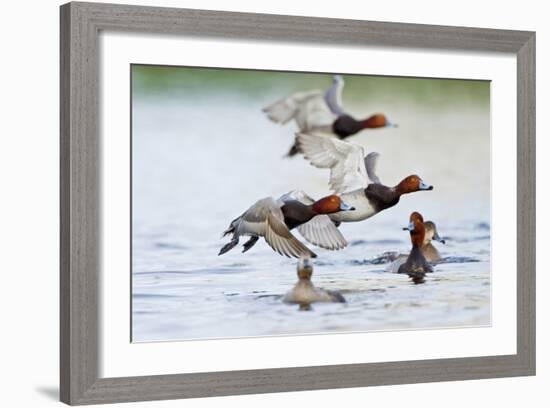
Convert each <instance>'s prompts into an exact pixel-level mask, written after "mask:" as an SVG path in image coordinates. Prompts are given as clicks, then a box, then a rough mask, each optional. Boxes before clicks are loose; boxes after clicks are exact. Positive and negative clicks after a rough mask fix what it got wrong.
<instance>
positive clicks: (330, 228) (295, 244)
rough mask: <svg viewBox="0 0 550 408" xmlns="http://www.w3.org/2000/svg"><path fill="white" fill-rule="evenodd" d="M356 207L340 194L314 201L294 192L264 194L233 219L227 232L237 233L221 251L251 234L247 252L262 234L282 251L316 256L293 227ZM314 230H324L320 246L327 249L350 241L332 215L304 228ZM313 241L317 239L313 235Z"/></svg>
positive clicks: (270, 243) (294, 254) (231, 247)
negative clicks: (298, 197) (299, 198)
mask: <svg viewBox="0 0 550 408" xmlns="http://www.w3.org/2000/svg"><path fill="white" fill-rule="evenodd" d="M353 209H354V208H353V207H352V206H350V205H348V204H346V203H345V202H344V201H342V200H341V199H340V197H339V196H337V195H330V196H327V197H323V198H321V199H320V200H317V201H314V202H311V203H310V204H305V203H303V202H301V201H298V200H296V199H295V198H294V196H293V195H292V194H290V193H289V194H285V195H283V196H281V197H279V198H278V199H274V198H273V197H267V198H263V199H261V200H259V201H257V202H256V203H255V204H253V205H252V206H251V207H250V208H249V209H248V210H246V211H245V212H244V213H243V214H242V215H241V216H240V217H237V218H236V219H234V220H233V221H231V224H229V227H228V228H227V230H225V231H224V233H223V236H227V235H230V234H233V236H232V238H231V241H230V242H228V243H227V244H225V245H224V246H223V247H222V248H221V250H220V252H219V254H218V255H222V254H224V253H226V252H227V251H229V250H231V249H233V248H234V247H235V246H236V245H237V244H238V243H239V237H240V236H243V235H246V236H250V239H249V240H248V241H247V242H246V243H245V244H244V245H243V252H246V251H248V250H249V249H250V248H252V247H253V246H254V244H256V242H258V240H259V238H260V237H264V239H265V241H266V242H267V243H268V245H269V246H271V248H273V250H274V251H276V252H278V253H279V254H280V255H285V256H287V257H295V258H300V257H311V258H315V257H316V256H317V255H316V254H315V253H313V252H312V251H311V250H310V249H309V248H307V247H306V246H305V245H304V244H302V243H301V242H300V241H299V240H298V239H296V237H295V236H294V235H293V234H292V233H291V232H290V230H292V229H293V228H296V227H300V226H301V225H303V224H306V223H309V221H311V220H312V218H314V217H316V216H321V215H326V214H335V213H338V212H342V211H352V210H353ZM310 230H311V231H321V232H322V234H323V236H324V237H325V239H324V241H323V242H321V244H320V245H319V246H322V247H324V248H326V249H332V250H335V249H341V248H343V247H345V246H346V245H347V241H346V240H345V238H344V237H343V236H342V234H341V233H340V231H339V230H338V228H336V226H335V225H334V224H333V223H332V222H331V221H330V219H325V218H324V217H319V218H317V219H316V220H315V221H314V222H313V223H312V225H310V226H308V228H306V229H304V230H300V232H301V233H302V234H306V235H307V234H308V233H311V232H310ZM309 241H310V242H314V241H316V240H315V238H314V237H311V238H310V239H309Z"/></svg>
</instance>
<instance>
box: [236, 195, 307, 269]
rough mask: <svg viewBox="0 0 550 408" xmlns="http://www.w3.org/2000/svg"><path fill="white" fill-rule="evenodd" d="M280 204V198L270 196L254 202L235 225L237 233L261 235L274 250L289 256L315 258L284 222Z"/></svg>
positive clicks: (281, 203)
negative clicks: (275, 198) (236, 225)
mask: <svg viewBox="0 0 550 408" xmlns="http://www.w3.org/2000/svg"><path fill="white" fill-rule="evenodd" d="M282 205H283V202H282V201H281V200H274V199H273V198H271V197H269V198H264V199H262V200H259V201H258V202H256V203H255V204H254V205H253V206H252V207H250V208H249V209H248V210H246V211H245V213H244V214H243V215H242V216H241V218H240V220H239V224H238V227H237V230H238V233H239V235H245V234H255V235H258V236H262V237H264V238H265V240H266V242H267V243H268V245H269V246H270V247H271V248H273V250H274V251H276V252H278V253H279V254H281V255H284V256H287V257H289V258H290V257H295V258H301V257H311V258H315V257H316V255H315V253H313V252H312V251H311V250H310V249H309V248H308V247H306V246H305V245H304V244H302V243H301V242H300V241H298V239H296V237H295V236H294V235H292V233H291V232H290V231H289V229H288V227H287V226H286V224H285V223H284V215H283V212H282V211H281V206H282Z"/></svg>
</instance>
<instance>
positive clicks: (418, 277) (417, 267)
mask: <svg viewBox="0 0 550 408" xmlns="http://www.w3.org/2000/svg"><path fill="white" fill-rule="evenodd" d="M403 230H406V231H409V233H410V235H411V243H412V249H411V252H410V254H409V256H408V258H407V260H406V261H405V263H404V264H403V265H401V266H400V267H399V269H398V271H397V273H406V274H407V275H409V277H410V278H412V279H413V281H414V282H415V283H420V282H422V281H423V279H424V275H425V274H426V273H429V272H433V268H432V267H431V265H430V264H428V261H426V258H425V257H424V255H422V250H421V247H422V244H423V243H424V239H425V235H426V228H425V227H424V219H423V218H422V215H421V214H420V213H418V212H416V211H415V212H413V213H412V214H411V216H410V217H409V225H408V226H407V227H405V228H403Z"/></svg>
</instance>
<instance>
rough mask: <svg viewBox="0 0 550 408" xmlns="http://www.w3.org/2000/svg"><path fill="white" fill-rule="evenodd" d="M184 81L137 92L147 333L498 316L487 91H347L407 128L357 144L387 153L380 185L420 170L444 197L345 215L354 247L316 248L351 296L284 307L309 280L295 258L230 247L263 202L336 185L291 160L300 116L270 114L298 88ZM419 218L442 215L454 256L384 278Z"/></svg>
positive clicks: (138, 265) (363, 326)
mask: <svg viewBox="0 0 550 408" xmlns="http://www.w3.org/2000/svg"><path fill="white" fill-rule="evenodd" d="M197 80H198V79H197V78H195V82H196V81H197ZM325 82H326V83H330V80H326V81H325ZM348 82H349V81H348ZM348 82H347V84H348ZM432 82H433V81H432ZM182 84H183V85H182ZM172 85H173V86H172ZM184 85H185V82H178V83H175V84H171V85H170V89H171V90H173V88H174V87H175V88H178V86H179V88H178V89H180V92H179V93H178V92H172V91H171V92H168V93H165V92H163V89H162V88H161V89H158V88H154V87H153V88H151V89H146V90H144V91H140V92H137V91H136V92H135V93H134V100H133V135H132V137H133V139H132V141H133V144H132V149H133V151H132V153H133V167H132V171H133V185H132V187H133V193H132V197H133V202H132V211H133V219H132V226H133V237H132V246H133V248H132V254H133V259H132V270H133V272H132V273H133V275H132V293H133V299H132V310H133V316H132V317H133V320H132V323H133V328H132V340H133V341H137V342H143V341H161V340H167V341H168V340H186V339H202V338H227V337H242V336H264V335H289V334H300V333H326V332H348V331H349V332H352V331H369V330H404V329H426V328H443V327H445V328H450V327H464V326H469V327H471V326H487V325H489V324H490V295H491V279H490V274H491V269H490V233H491V231H490V192H489V186H490V174H489V163H490V162H489V157H490V138H489V126H490V125H489V108H488V98H486V97H485V96H483V97H482V98H480V97H479V92H478V94H476V95H475V98H473V97H472V98H473V99H472V98H469V97H468V95H469V94H468V93H467V92H466V93H461V94H458V95H455V94H453V93H452V92H450V91H449V90H448V89H447V90H446V89H445V88H442V89H439V90H437V89H436V90H435V91H433V92H432V93H434V92H435V93H436V96H437V95H439V94H440V93H441V94H443V95H444V96H445V95H446V98H443V97H442V99H441V100H445V101H446V103H445V104H442V103H439V99H437V98H436V99H433V98H432V99H433V100H432V99H430V100H428V101H423V100H420V101H419V100H416V99H415V98H413V97H411V96H410V94H415V91H416V90H415V89H412V90H411V89H408V88H407V89H406V92H407V95H403V96H402V97H400V94H399V91H396V90H395V89H394V90H393V92H392V93H391V94H390V95H389V96H388V95H386V96H384V95H385V94H383V93H380V90H378V92H379V93H378V95H382V96H380V97H379V98H377V100H373V98H368V97H365V100H364V101H363V100H362V99H361V95H358V94H357V92H358V91H357V90H355V91H354V90H353V89H350V91H349V93H348V94H349V99H346V95H348V94H346V90H345V91H344V95H345V98H344V104H346V107H348V109H349V110H350V111H351V112H352V113H354V114H355V115H357V116H362V115H364V114H369V113H373V112H378V111H382V112H384V113H386V114H387V115H388V116H389V117H390V119H391V120H392V121H394V122H396V123H398V124H399V127H398V128H395V129H382V130H373V131H370V132H369V131H364V132H362V133H361V134H359V135H357V136H355V137H354V138H352V139H350V141H352V142H354V143H358V144H362V145H364V146H365V147H366V148H367V151H373V150H374V151H378V152H379V153H381V157H380V160H379V168H378V174H379V177H380V178H381V180H382V182H384V183H385V184H388V185H395V184H397V183H398V182H399V181H400V180H401V179H402V178H404V177H405V176H407V175H409V174H411V173H416V174H419V175H420V176H421V177H422V178H423V179H424V180H425V181H426V182H428V183H430V184H433V185H434V190H433V191H429V192H419V193H415V194H410V195H408V196H404V197H403V198H402V200H401V202H400V203H399V204H398V205H397V206H395V207H394V208H391V209H388V210H386V211H384V212H382V213H380V214H378V215H376V216H374V217H373V218H371V219H368V220H366V221H363V222H359V223H348V224H343V225H342V226H341V231H342V232H343V234H344V235H345V236H346V238H347V240H348V241H349V243H350V245H349V246H348V247H347V248H345V249H344V250H341V251H337V252H331V251H326V250H323V249H320V248H315V247H312V246H311V245H310V248H312V249H313V250H314V251H315V252H316V253H317V255H318V258H317V259H316V260H314V274H313V282H314V284H315V285H316V286H318V287H321V288H324V289H330V290H336V291H340V292H341V293H342V294H343V295H344V297H345V298H346V300H347V302H346V303H345V304H314V305H313V307H312V309H311V310H309V311H303V310H299V308H298V307H297V306H295V305H287V304H284V303H283V302H282V296H283V295H284V294H285V293H286V292H287V291H288V290H290V289H291V288H292V286H293V285H294V284H295V282H296V280H297V277H296V260H293V259H287V258H284V257H281V256H279V255H278V254H276V253H275V252H274V251H273V250H271V248H270V247H269V246H268V245H267V244H266V243H265V242H264V241H263V240H261V241H260V242H258V244H256V246H255V247H254V248H253V249H251V250H250V251H249V252H247V253H246V254H242V253H241V252H240V250H241V248H240V247H237V248H235V249H234V250H232V251H230V252H229V253H227V254H225V255H223V256H218V255H217V254H218V251H219V249H220V248H221V246H222V245H223V244H224V243H226V242H227V238H226V239H222V238H221V233H222V232H223V231H224V229H225V228H226V227H227V226H228V224H229V222H230V221H231V220H232V219H234V218H235V217H236V216H238V215H239V214H241V213H242V212H243V211H244V210H245V209H247V208H248V207H249V206H250V205H251V204H253V203H254V202H255V201H256V200H258V199H259V198H263V197H266V196H279V195H281V194H283V193H286V192H288V191H290V190H292V189H303V190H305V191H307V192H308V193H309V194H311V195H313V196H315V197H320V196H322V195H326V194H328V193H329V191H328V189H327V181H328V172H326V171H324V170H319V169H316V168H313V167H312V166H310V165H309V164H308V163H307V161H305V160H304V159H303V158H301V157H295V158H293V159H287V158H283V155H284V153H286V151H287V150H288V148H289V146H290V145H291V142H292V139H293V130H294V125H293V124H288V125H286V126H279V125H275V124H273V123H271V122H269V121H268V120H267V119H266V118H265V117H264V116H263V115H262V112H261V108H262V107H263V106H265V105H266V104H268V103H270V102H272V101H273V100H275V99H277V98H278V97H281V96H284V95H286V94H287V93H288V92H289V90H291V89H292V86H294V87H296V84H293V83H291V84H290V85H288V84H287V88H288V89H287V88H284V87H283V88H282V89H279V88H278V87H274V86H272V84H271V85H270V86H266V87H265V89H263V90H261V92H260V91H257V90H256V91H255V92H254V93H253V94H249V93H247V92H245V91H243V92H241V93H239V92H235V90H234V89H229V90H228V89H225V88H224V86H223V84H221V85H220V84H218V86H219V87H220V90H219V92H209V93H206V94H205V93H204V92H201V91H200V90H197V89H193V90H188V92H185V89H186V88H185V86H184ZM245 85H246V84H245ZM245 85H243V89H244V90H246V89H247V88H246V86H245ZM291 85H292V86H291ZM165 86H166V87H168V85H165ZM294 89H295V90H300V88H299V87H298V88H294ZM306 89H307V88H306ZM346 89H347V88H346ZM392 89H393V88H392ZM437 92H439V93H437ZM430 95H432V94H431V93H430ZM465 95H466V96H465ZM482 95H485V94H484V93H482ZM480 99H481V100H480ZM412 211H419V212H421V213H422V214H423V215H424V217H425V219H426V220H432V221H434V222H435V223H436V224H437V226H438V230H439V234H440V235H441V236H442V237H443V238H445V239H446V241H447V243H446V245H441V244H439V243H434V245H435V246H437V247H438V249H439V251H440V252H441V254H442V256H443V258H444V260H443V262H441V263H439V264H437V265H436V267H435V272H434V273H433V274H429V275H428V276H427V278H426V282H425V283H424V284H421V285H414V284H413V283H412V282H411V281H410V279H409V278H408V277H407V276H402V275H397V274H392V273H388V272H386V268H387V267H388V264H389V263H388V262H387V261H388V260H387V257H384V256H383V255H384V254H385V253H387V252H399V253H408V251H409V249H410V241H409V236H408V233H407V232H405V231H403V230H402V227H404V226H406V225H407V223H408V217H409V214H410V213H411V212H412ZM296 234H297V236H298V237H299V235H298V233H297V232H296ZM299 238H300V239H301V237H299ZM243 242H244V241H243Z"/></svg>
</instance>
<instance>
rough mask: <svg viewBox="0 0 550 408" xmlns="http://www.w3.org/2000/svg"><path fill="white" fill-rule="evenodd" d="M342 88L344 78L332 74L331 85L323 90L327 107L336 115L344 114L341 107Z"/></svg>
mask: <svg viewBox="0 0 550 408" xmlns="http://www.w3.org/2000/svg"><path fill="white" fill-rule="evenodd" d="M343 89H344V79H343V78H342V77H341V76H340V75H334V78H333V80H332V85H331V86H330V88H328V89H327V90H326V92H325V95H324V98H325V102H326V104H327V106H328V108H329V109H330V110H331V112H332V113H334V114H335V115H337V116H341V115H344V114H345V112H344V109H343V107H342V91H343Z"/></svg>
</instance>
